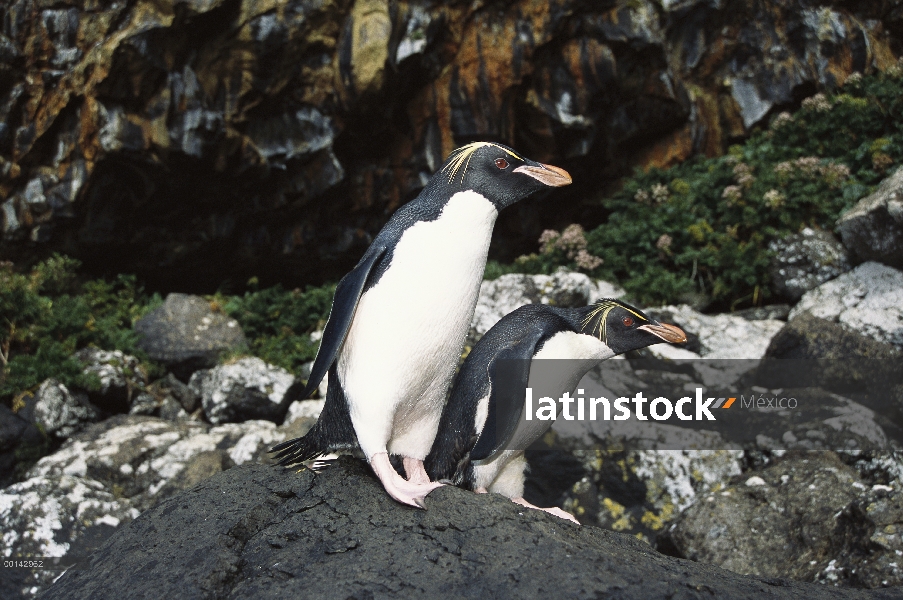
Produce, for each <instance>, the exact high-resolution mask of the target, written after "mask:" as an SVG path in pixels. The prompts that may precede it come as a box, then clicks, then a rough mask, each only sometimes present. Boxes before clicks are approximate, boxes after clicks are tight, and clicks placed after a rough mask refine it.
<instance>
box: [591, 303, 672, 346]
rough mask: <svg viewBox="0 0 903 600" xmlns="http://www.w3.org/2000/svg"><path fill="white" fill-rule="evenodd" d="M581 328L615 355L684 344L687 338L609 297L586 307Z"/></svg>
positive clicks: (636, 309)
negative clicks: (641, 349)
mask: <svg viewBox="0 0 903 600" xmlns="http://www.w3.org/2000/svg"><path fill="white" fill-rule="evenodd" d="M582 325H583V328H582V330H581V333H584V334H587V335H594V336H596V337H598V338H599V339H600V340H602V342H603V343H604V344H606V345H607V346H608V347H609V348H611V350H612V352H614V353H615V354H623V353H624V352H629V351H631V350H639V349H640V348H645V347H646V346H651V345H653V344H660V343H661V342H668V343H669V344H683V343H685V342H686V341H687V335H686V334H685V333H684V332H683V330H682V329H681V328H680V327H676V326H674V325H669V324H668V323H660V322H658V321H656V320H655V319H653V318H651V317H649V316H648V315H646V314H645V313H644V312H643V311H641V310H640V309H638V308H634V307H633V306H630V305H629V304H627V303H626V302H621V301H620V300H612V299H609V298H604V299H602V300H599V301H598V302H595V303H593V304H592V305H590V306H588V307H587V313H586V316H585V317H584V318H583V323H582Z"/></svg>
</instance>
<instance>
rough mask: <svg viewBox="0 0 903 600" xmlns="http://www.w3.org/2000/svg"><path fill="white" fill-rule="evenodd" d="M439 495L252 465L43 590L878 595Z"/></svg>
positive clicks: (342, 474)
mask: <svg viewBox="0 0 903 600" xmlns="http://www.w3.org/2000/svg"><path fill="white" fill-rule="evenodd" d="M349 490H351V491H353V493H349ZM427 505H428V510H426V511H421V510H414V509H410V508H408V507H404V506H401V505H400V504H398V503H396V502H394V501H393V500H392V499H391V498H389V497H388V495H386V493H385V491H384V490H383V489H382V487H381V486H380V485H379V484H378V482H377V481H376V479H375V478H374V477H373V476H372V474H371V473H370V472H369V469H367V467H366V465H365V464H363V463H362V462H360V461H357V460H354V459H348V458H343V459H340V460H339V461H338V462H337V463H336V464H335V465H334V466H333V467H331V468H328V469H326V470H325V471H324V472H322V473H320V474H319V475H314V474H312V473H310V472H302V473H292V472H286V471H284V470H281V469H277V468H272V467H267V466H262V465H246V466H241V467H237V468H235V469H231V470H230V471H229V472H228V473H223V474H219V475H215V476H214V477H212V478H210V479H208V480H206V481H205V482H203V483H201V484H199V485H197V486H195V487H194V488H192V489H191V490H189V491H187V492H184V493H183V494H181V495H179V496H178V497H175V498H172V499H170V500H168V501H166V502H164V503H163V504H161V505H159V506H157V507H156V508H154V509H152V510H150V511H148V512H147V513H145V514H144V515H142V517H141V519H138V520H136V521H133V522H132V523H130V524H129V525H127V526H126V527H124V528H123V529H122V530H120V531H119V532H118V533H117V534H116V535H115V537H114V538H112V539H111V540H110V541H109V542H108V543H107V544H106V545H105V546H104V547H103V549H101V550H100V551H98V552H96V553H95V554H94V555H93V556H92V560H91V564H90V566H89V567H88V568H87V569H84V570H71V571H68V572H67V573H66V574H64V575H63V576H62V577H61V578H60V579H59V580H58V581H57V582H56V583H54V584H53V586H51V587H50V588H48V589H47V591H46V592H45V595H44V598H48V599H53V598H74V597H79V598H84V597H94V598H112V597H123V596H130V597H134V596H154V597H161V596H163V597H165V596H174V595H175V596H180V597H183V596H195V595H197V596H200V595H211V596H216V597H254V598H282V597H288V596H292V595H296V594H297V593H298V590H299V589H303V593H304V594H305V595H309V596H312V597H330V598H331V597H342V598H345V597H365V596H370V595H371V594H377V595H380V594H383V593H387V594H390V595H397V594H398V593H402V594H405V595H410V593H411V590H416V592H414V593H415V595H418V596H419V595H422V596H424V597H434V598H450V597H456V598H459V597H469V596H480V597H485V598H502V597H504V598H510V597H522V596H532V595H535V594H540V595H543V594H553V595H556V596H562V597H578V596H580V597H582V596H587V595H590V596H607V595H612V594H616V595H617V596H618V597H620V598H644V599H645V598H666V597H673V596H674V594H675V590H682V592H681V593H682V594H683V595H684V596H686V597H694V598H695V597H699V598H701V597H703V596H712V595H714V596H718V597H722V596H723V597H731V598H752V597H760V596H762V595H768V596H769V597H772V598H783V597H787V598H791V597H793V598H808V597H812V598H816V597H818V598H864V597H865V596H864V594H863V593H862V592H858V591H853V590H839V589H833V588H830V587H826V586H815V585H813V584H807V583H795V582H788V581H781V582H780V583H779V584H778V583H777V582H775V581H774V580H763V579H760V578H756V577H745V576H741V575H736V574H733V573H729V572H727V571H724V570H722V569H718V568H715V567H710V566H707V565H702V564H697V563H689V562H684V561H679V560H678V559H674V558H670V557H666V556H663V555H660V554H658V553H655V552H653V551H651V550H650V548H649V547H648V546H647V545H645V544H643V543H642V542H640V541H638V540H636V539H635V538H632V537H630V536H624V535H619V534H617V533H611V532H607V531H604V530H601V529H597V528H593V527H577V526H574V525H572V524H570V523H566V522H565V521H563V520H561V519H558V518H556V517H554V516H551V515H548V514H545V513H542V512H539V511H532V510H527V509H524V508H523V507H520V506H518V505H515V504H513V503H512V502H510V501H508V500H507V499H505V498H502V497H500V496H497V495H494V494H485V495H478V494H472V493H469V492H465V491H463V490H459V489H456V488H451V487H445V488H442V489H440V490H437V491H435V492H433V493H432V494H431V495H430V497H429V498H428V500H427ZM210 515H216V518H215V519H211V518H209V516H210ZM538 556H541V557H542V559H541V560H538V559H537V558H536V557H538ZM525 557H530V558H528V559H527V560H525V559H524V558H525ZM475 564H477V565H479V568H478V569H477V570H475V567H474V565H475ZM299 586H301V587H299ZM402 590H406V591H404V592H402Z"/></svg>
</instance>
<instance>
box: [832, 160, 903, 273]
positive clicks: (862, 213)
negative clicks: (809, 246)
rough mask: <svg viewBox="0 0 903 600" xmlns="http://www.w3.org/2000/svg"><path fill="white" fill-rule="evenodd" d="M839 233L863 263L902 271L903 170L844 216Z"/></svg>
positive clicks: (841, 218) (888, 179) (838, 224)
mask: <svg viewBox="0 0 903 600" xmlns="http://www.w3.org/2000/svg"><path fill="white" fill-rule="evenodd" d="M837 229H838V230H839V231H840V237H841V239H843V243H844V245H845V246H846V247H847V248H849V249H850V250H851V251H852V252H853V254H855V255H856V257H857V258H859V259H860V260H874V261H878V262H881V263H884V264H886V265H890V266H892V267H896V268H897V269H903V169H898V170H897V172H896V173H894V174H893V175H892V176H890V177H888V178H887V179H885V180H884V181H882V182H881V185H879V186H878V189H877V190H875V192H874V193H873V194H871V195H870V196H866V197H865V198H863V199H862V200H860V201H859V202H858V203H857V204H856V206H854V207H853V208H851V209H850V210H848V211H847V212H846V213H844V214H843V216H841V217H840V219H839V220H838V221H837Z"/></svg>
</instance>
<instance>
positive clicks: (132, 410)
mask: <svg viewBox="0 0 903 600" xmlns="http://www.w3.org/2000/svg"><path fill="white" fill-rule="evenodd" d="M160 406H161V401H160V400H158V399H157V398H154V397H153V396H152V395H150V394H146V393H142V394H138V395H136V396H135V397H134V398H133V399H132V406H131V407H129V414H130V415H145V416H153V415H157V414H158V413H159V412H160Z"/></svg>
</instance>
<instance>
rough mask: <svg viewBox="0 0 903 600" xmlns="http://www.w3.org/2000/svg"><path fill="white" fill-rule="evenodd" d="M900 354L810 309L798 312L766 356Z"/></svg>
mask: <svg viewBox="0 0 903 600" xmlns="http://www.w3.org/2000/svg"><path fill="white" fill-rule="evenodd" d="M899 357H900V352H899V351H898V350H897V349H896V348H895V347H894V346H891V345H890V344H886V343H883V342H879V341H876V340H875V339H873V338H870V337H868V336H865V335H862V334H861V333H859V332H858V331H855V330H851V329H847V328H845V327H842V326H841V325H838V324H837V323H835V322H833V321H829V320H827V319H820V318H818V317H815V316H813V315H812V314H811V313H808V312H796V313H795V314H794V318H793V319H791V320H790V321H789V322H788V323H787V324H786V325H785V326H784V327H783V328H782V329H781V330H780V331H779V332H778V333H777V335H775V336H774V337H773V338H772V339H771V342H770V343H769V344H768V349H767V350H766V351H765V358H781V359H791V360H793V359H795V360H811V359H828V360H844V359H856V358H876V359H896V358H899Z"/></svg>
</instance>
